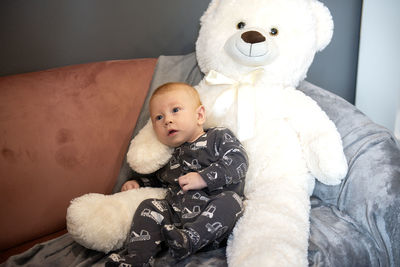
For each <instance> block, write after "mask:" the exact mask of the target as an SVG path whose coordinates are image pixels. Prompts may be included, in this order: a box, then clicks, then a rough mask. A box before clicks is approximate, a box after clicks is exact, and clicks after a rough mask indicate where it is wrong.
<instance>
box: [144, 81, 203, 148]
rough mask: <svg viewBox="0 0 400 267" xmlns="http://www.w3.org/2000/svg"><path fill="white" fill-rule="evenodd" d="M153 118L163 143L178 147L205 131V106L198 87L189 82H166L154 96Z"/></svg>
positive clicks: (154, 125)
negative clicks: (195, 87)
mask: <svg viewBox="0 0 400 267" xmlns="http://www.w3.org/2000/svg"><path fill="white" fill-rule="evenodd" d="M150 118H151V122H152V124H153V129H154V131H155V133H156V135H157V138H158V140H160V142H161V143H163V144H165V145H167V146H170V147H178V146H180V145H181V144H183V143H185V142H189V143H191V142H193V141H195V140H196V139H197V138H198V137H200V136H201V135H202V134H203V133H204V130H203V124H204V122H205V109H204V106H203V105H202V104H201V101H200V97H199V94H198V93H197V91H196V89H194V88H193V87H192V86H190V85H188V84H185V83H166V84H164V85H161V86H160V87H158V88H157V89H156V90H155V91H154V93H153V95H152V96H151V98H150Z"/></svg>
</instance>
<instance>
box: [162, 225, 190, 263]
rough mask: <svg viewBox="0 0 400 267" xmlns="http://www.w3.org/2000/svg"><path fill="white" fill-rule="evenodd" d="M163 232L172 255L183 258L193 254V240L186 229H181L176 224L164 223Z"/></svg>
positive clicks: (179, 258) (178, 258)
mask: <svg viewBox="0 0 400 267" xmlns="http://www.w3.org/2000/svg"><path fill="white" fill-rule="evenodd" d="M162 234H163V235H164V238H165V241H166V243H167V245H168V247H169V248H170V249H169V251H170V254H171V256H172V257H174V258H175V259H177V260H181V259H183V258H186V257H187V256H189V255H190V254H191V247H192V246H191V241H190V239H189V237H188V236H187V234H186V233H185V231H184V230H180V229H178V228H176V227H175V226H174V225H164V226H163V228H162Z"/></svg>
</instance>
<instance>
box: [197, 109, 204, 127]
mask: <svg viewBox="0 0 400 267" xmlns="http://www.w3.org/2000/svg"><path fill="white" fill-rule="evenodd" d="M205 122H206V109H205V108H204V106H203V105H200V106H199V107H198V108H197V123H198V124H199V125H203V124H204V123H205Z"/></svg>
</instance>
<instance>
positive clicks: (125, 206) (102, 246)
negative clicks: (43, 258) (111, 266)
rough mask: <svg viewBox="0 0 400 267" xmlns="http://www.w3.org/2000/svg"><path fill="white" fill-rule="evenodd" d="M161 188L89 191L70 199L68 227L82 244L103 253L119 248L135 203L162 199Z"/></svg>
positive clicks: (135, 205) (162, 192)
mask: <svg viewBox="0 0 400 267" xmlns="http://www.w3.org/2000/svg"><path fill="white" fill-rule="evenodd" d="M165 192H166V191H165V190H164V189H161V188H146V187H144V188H140V189H137V190H129V191H125V192H120V193H116V194H114V195H103V194H97V193H90V194H86V195H83V196H81V197H78V198H75V199H73V200H72V201H71V204H70V206H69V207H68V210H67V229H68V232H69V233H70V234H71V235H72V237H73V238H74V240H75V241H76V242H78V243H80V244H81V245H83V246H85V247H87V248H89V249H94V250H98V251H102V252H104V253H108V252H109V251H112V250H116V249H118V248H121V247H122V245H123V243H124V241H125V239H126V238H127V236H128V233H129V229H130V226H131V222H132V216H133V213H134V212H135V210H136V208H137V206H138V205H139V204H140V203H141V202H142V201H143V200H145V199H147V198H164V197H165Z"/></svg>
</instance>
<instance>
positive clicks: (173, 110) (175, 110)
mask: <svg viewBox="0 0 400 267" xmlns="http://www.w3.org/2000/svg"><path fill="white" fill-rule="evenodd" d="M179 110H181V109H180V108H173V109H172V112H173V113H176V112H178V111H179Z"/></svg>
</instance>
